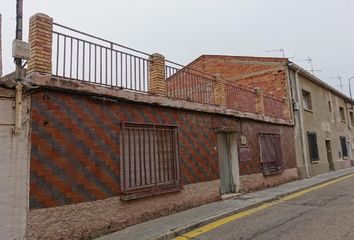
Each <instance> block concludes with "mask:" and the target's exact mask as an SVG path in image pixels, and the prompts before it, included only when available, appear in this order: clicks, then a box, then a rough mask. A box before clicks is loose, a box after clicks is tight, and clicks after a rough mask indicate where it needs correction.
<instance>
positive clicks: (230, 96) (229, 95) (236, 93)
mask: <svg viewBox="0 0 354 240" xmlns="http://www.w3.org/2000/svg"><path fill="white" fill-rule="evenodd" d="M225 92H226V107H227V108H231V109H234V110H237V111H241V112H250V113H256V98H257V93H256V92H255V90H254V89H249V88H247V87H244V86H241V85H238V84H226V86H225Z"/></svg>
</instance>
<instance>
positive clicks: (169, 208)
mask: <svg viewBox="0 0 354 240" xmlns="http://www.w3.org/2000/svg"><path fill="white" fill-rule="evenodd" d="M219 186H220V181H219V180H215V181H209V182H202V183H195V184H189V185H186V186H184V189H183V190H182V191H180V192H177V193H171V194H165V195H161V196H156V197H150V198H143V199H138V200H132V201H128V202H123V201H121V200H120V198H119V197H113V198H108V199H105V200H99V201H93V202H85V203H79V204H72V205H66V206H63V207H55V208H45V209H38V210H31V211H30V212H29V217H28V226H27V239H28V240H29V239H71V240H73V239H92V238H95V237H99V236H101V235H105V234H108V233H111V232H114V231H117V230H120V229H123V228H126V227H128V226H131V225H134V224H138V223H141V222H145V221H147V220H150V219H153V218H157V217H161V216H165V215H169V214H172V213H176V212H179V211H182V210H185V209H188V208H192V207H197V206H200V205H203V204H206V203H210V202H213V201H217V200H219V199H220V194H219Z"/></svg>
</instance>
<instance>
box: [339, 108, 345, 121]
mask: <svg viewBox="0 0 354 240" xmlns="http://www.w3.org/2000/svg"><path fill="white" fill-rule="evenodd" d="M339 116H340V120H341V121H342V122H345V113H344V108H342V107H339Z"/></svg>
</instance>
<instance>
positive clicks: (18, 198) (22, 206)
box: [0, 87, 30, 240]
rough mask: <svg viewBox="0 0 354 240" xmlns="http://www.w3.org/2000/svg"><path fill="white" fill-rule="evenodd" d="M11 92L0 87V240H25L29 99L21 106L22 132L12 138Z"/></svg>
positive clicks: (12, 100)
mask: <svg viewBox="0 0 354 240" xmlns="http://www.w3.org/2000/svg"><path fill="white" fill-rule="evenodd" d="M13 95H14V91H13V90H7V89H3V88H1V87H0V239H4V240H5V239H11V240H13V239H24V238H25V233H26V221H27V212H28V186H29V126H30V125H29V117H28V116H27V114H29V111H28V110H29V107H30V103H29V98H27V99H26V100H24V102H23V111H22V112H23V114H22V118H23V122H24V123H23V130H22V131H21V132H20V134H18V135H14V134H13V124H14V108H13V106H14V105H13V104H14V98H12V96H13Z"/></svg>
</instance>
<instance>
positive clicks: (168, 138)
mask: <svg viewBox="0 0 354 240" xmlns="http://www.w3.org/2000/svg"><path fill="white" fill-rule="evenodd" d="M121 156H122V170H121V173H122V178H121V180H122V181H121V187H122V193H123V195H124V194H132V193H139V192H140V193H141V192H145V193H147V195H149V194H148V192H149V191H150V192H152V191H154V193H156V192H159V191H158V190H161V189H165V190H166V189H169V190H171V187H176V186H179V185H180V177H179V158H178V129H177V127H176V126H163V125H150V124H136V123H124V124H123V128H122V144H121ZM150 195H151V194H150Z"/></svg>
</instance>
